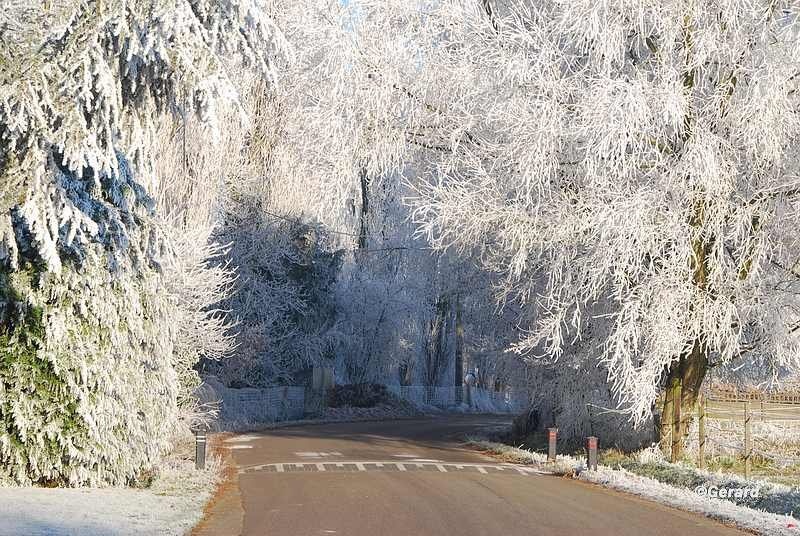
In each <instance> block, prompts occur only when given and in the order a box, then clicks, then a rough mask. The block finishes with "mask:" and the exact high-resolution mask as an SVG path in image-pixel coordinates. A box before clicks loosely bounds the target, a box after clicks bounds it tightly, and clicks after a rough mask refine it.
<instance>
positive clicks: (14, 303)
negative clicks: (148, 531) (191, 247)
mask: <svg viewBox="0 0 800 536" xmlns="http://www.w3.org/2000/svg"><path fill="white" fill-rule="evenodd" d="M274 34H275V30H274V28H273V25H272V23H271V22H270V20H269V19H268V18H267V17H266V14H265V12H264V11H263V9H261V7H260V3H258V2H255V1H252V0H241V1H235V0H233V1H227V2H216V1H207V0H156V1H153V0H142V1H136V0H134V1H122V0H103V1H100V0H96V1H92V0H73V1H67V0H61V1H59V0H54V1H52V2H45V3H38V2H37V3H33V2H23V1H12V2H11V3H10V4H9V3H5V4H4V5H3V9H2V10H0V471H2V472H3V473H6V474H7V475H9V476H11V477H12V478H13V479H15V480H17V481H18V482H21V483H30V482H56V483H64V484H69V485H79V484H85V483H92V484H99V483H124V482H127V481H130V480H132V479H134V478H135V477H136V475H137V473H138V472H139V471H141V470H142V469H145V468H148V467H151V466H152V465H153V464H154V462H155V461H156V460H157V459H158V457H159V456H160V454H161V453H162V452H163V451H164V450H165V449H166V448H167V447H168V445H167V442H168V441H167V440H168V438H169V437H170V433H171V431H172V429H173V428H174V426H175V421H176V418H177V415H178V412H177V403H178V396H179V393H180V389H181V387H180V379H181V378H179V374H180V371H179V367H178V366H177V365H178V364H177V363H176V359H178V360H180V359H181V358H180V357H177V358H176V354H175V351H176V348H175V341H176V336H177V335H176V329H179V327H177V328H176V326H175V324H173V322H172V320H173V319H174V318H175V317H174V314H173V313H174V306H175V302H174V301H173V300H172V296H173V295H172V294H171V293H169V292H166V291H165V290H166V286H165V280H164V277H165V276H164V273H165V270H166V269H167V268H165V266H166V265H167V264H168V263H169V262H170V257H171V256H172V255H174V254H175V251H173V248H172V245H171V244H170V236H169V235H167V234H165V233H163V232H161V231H160V229H159V224H158V223H157V216H156V210H157V208H156V206H155V203H154V201H153V195H152V192H153V191H154V188H155V185H156V180H157V179H156V177H155V175H154V173H153V166H152V159H151V153H150V150H151V147H152V146H151V143H152V132H153V128H154V126H155V125H156V124H157V121H158V116H159V115H161V114H164V113H171V112H173V113H174V112H180V111H182V112H187V113H194V114H195V115H197V116H198V117H200V118H201V119H202V120H204V121H206V122H208V123H210V124H212V125H213V122H214V119H215V116H216V103H217V102H219V101H220V100H234V99H235V97H236V95H235V91H234V90H233V84H232V83H231V81H230V80H229V78H228V76H227V75H226V72H225V69H224V67H225V60H224V59H223V58H224V57H227V56H226V55H228V54H235V55H236V56H237V57H239V58H242V59H243V60H244V61H245V63H247V64H250V65H251V66H253V67H255V68H256V69H257V70H258V71H259V72H262V73H264V74H267V73H268V72H269V71H270V67H271V65H270V61H271V60H270V57H271V55H272V52H273V48H274V47H273V43H274V40H273V35H274ZM181 366H182V365H181ZM184 370H185V369H184Z"/></svg>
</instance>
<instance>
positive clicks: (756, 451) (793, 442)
mask: <svg viewBox="0 0 800 536" xmlns="http://www.w3.org/2000/svg"><path fill="white" fill-rule="evenodd" d="M782 400H784V399H783V398H782ZM696 425H697V427H696V432H697V436H696V437H697V457H698V465H700V466H701V467H703V466H705V459H706V456H707V455H709V454H727V455H731V454H732V455H739V456H741V457H742V458H743V459H744V463H745V476H746V477H749V476H750V473H751V470H752V462H753V460H754V458H755V457H761V458H764V459H768V460H771V461H772V462H773V463H775V464H776V465H779V466H783V467H787V466H792V465H800V448H798V445H800V443H799V442H798V439H800V404H797V403H794V402H793V401H790V402H776V401H774V400H773V399H771V398H770V397H767V396H762V397H761V398H757V399H754V398H751V397H749V396H748V397H744V398H743V399H742V398H740V399H736V398H734V397H730V396H720V397H717V396H713V397H710V398H704V399H702V400H701V401H700V403H699V404H698V410H697V419H696Z"/></svg>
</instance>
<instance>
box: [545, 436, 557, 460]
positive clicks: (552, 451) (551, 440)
mask: <svg viewBox="0 0 800 536" xmlns="http://www.w3.org/2000/svg"><path fill="white" fill-rule="evenodd" d="M557 438H558V428H548V429H547V461H548V462H555V461H556V439H557Z"/></svg>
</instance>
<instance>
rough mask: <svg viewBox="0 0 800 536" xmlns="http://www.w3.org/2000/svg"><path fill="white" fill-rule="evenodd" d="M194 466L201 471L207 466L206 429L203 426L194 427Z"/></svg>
mask: <svg viewBox="0 0 800 536" xmlns="http://www.w3.org/2000/svg"><path fill="white" fill-rule="evenodd" d="M194 466H195V468H196V469H199V470H201V471H202V470H204V469H205V468H206V431H205V430H204V429H203V428H201V427H197V428H195V429H194Z"/></svg>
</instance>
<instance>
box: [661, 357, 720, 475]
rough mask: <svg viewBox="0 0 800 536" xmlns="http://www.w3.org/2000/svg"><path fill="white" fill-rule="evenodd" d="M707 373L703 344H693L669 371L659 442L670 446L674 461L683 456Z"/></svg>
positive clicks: (706, 358) (664, 446) (671, 457)
mask: <svg viewBox="0 0 800 536" xmlns="http://www.w3.org/2000/svg"><path fill="white" fill-rule="evenodd" d="M707 371H708V352H707V350H706V348H705V345H704V344H703V343H702V342H700V341H694V343H693V344H692V349H691V350H690V351H689V352H688V353H686V354H684V355H682V356H681V358H680V359H679V360H678V363H676V364H675V365H674V366H673V367H672V369H670V371H669V376H668V377H667V391H666V393H665V396H664V402H663V405H662V411H661V419H662V425H661V427H660V434H661V437H660V438H659V439H660V443H661V445H662V448H666V446H667V445H671V447H670V448H669V451H670V459H671V460H672V461H677V460H679V459H680V458H681V457H682V456H683V443H684V439H685V438H686V436H687V435H688V434H689V424H690V423H691V420H692V415H694V411H695V409H696V406H697V401H698V399H699V396H700V390H701V388H702V386H703V380H704V379H705V376H706V372H707ZM670 424H672V426H670ZM667 434H669V437H667ZM665 450H666V449H665Z"/></svg>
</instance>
